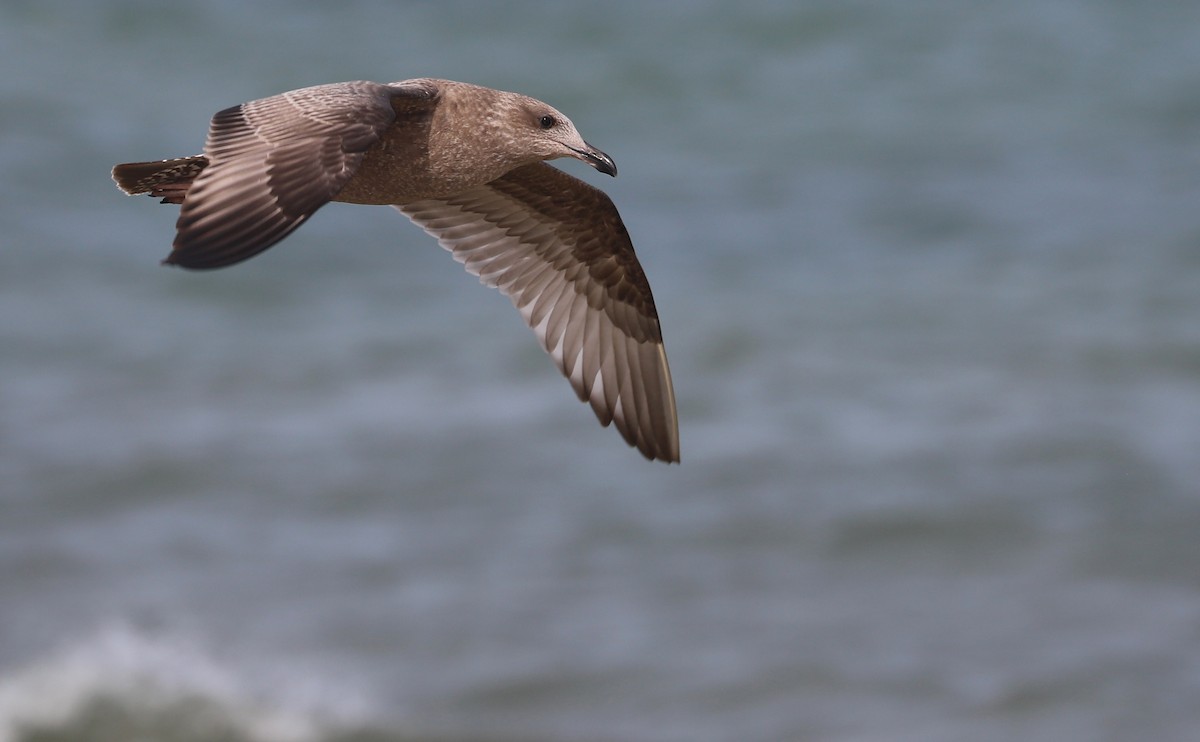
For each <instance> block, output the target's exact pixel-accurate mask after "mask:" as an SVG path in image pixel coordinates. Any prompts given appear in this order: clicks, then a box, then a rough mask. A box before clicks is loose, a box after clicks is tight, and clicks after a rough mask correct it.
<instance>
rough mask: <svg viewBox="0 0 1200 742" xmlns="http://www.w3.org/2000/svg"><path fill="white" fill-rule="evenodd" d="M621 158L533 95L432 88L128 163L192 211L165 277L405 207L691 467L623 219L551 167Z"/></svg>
mask: <svg viewBox="0 0 1200 742" xmlns="http://www.w3.org/2000/svg"><path fill="white" fill-rule="evenodd" d="M561 157H573V158H575V159H578V160H582V161H583V162H585V163H587V164H588V165H590V166H592V167H593V168H595V169H596V170H597V171H599V172H601V173H604V174H606V175H611V176H615V175H616V174H617V166H616V164H615V163H614V162H613V160H612V158H611V157H609V156H608V155H606V154H605V153H604V152H601V151H600V150H599V149H596V148H595V147H593V146H591V145H590V144H588V143H587V142H585V141H584V139H583V137H582V136H581V135H580V134H579V132H578V130H577V129H576V128H575V125H574V124H573V123H571V120H570V119H568V118H567V117H566V116H564V115H563V114H562V113H560V112H559V111H557V110H556V109H554V108H552V107H551V106H549V105H547V104H546V103H543V102H541V101H539V100H535V99H534V98H530V97H528V96H524V95H520V94H517V93H510V92H505V91H501V90H493V89H491V88H485V87H480V86H478V85H471V84H468V83H462V82H455V81H451V80H438V79H433V78H419V79H413V80H404V81H401V82H393V83H387V84H384V83H376V82H367V81H354V82H341V83H332V84H327V85H316V86H313V87H307V88H301V89H299V90H292V91H288V92H286V93H281V94H279V95H274V96H271V97H269V98H262V99H260V100H254V101H250V102H248V103H243V104H241V105H238V106H233V107H231V108H226V109H225V110H223V111H219V112H218V113H217V114H216V115H214V116H213V118H212V121H211V123H210V125H209V130H208V137H207V139H206V141H205V144H204V153H203V154H199V155H194V156H191V157H180V158H175V159H169V160H158V161H153V162H131V163H125V164H121V165H117V166H116V167H114V168H113V171H112V176H113V180H115V181H116V183H117V185H118V186H119V187H120V188H121V190H123V191H125V192H126V193H128V194H130V195H134V194H147V195H149V196H152V197H154V198H160V199H162V203H169V204H178V205H179V206H180V211H179V219H178V221H177V222H176V225H175V228H176V233H175V241H174V243H173V246H172V250H171V253H170V254H169V255H168V256H167V257H166V258H165V259H164V260H163V263H165V264H169V265H176V266H180V267H182V268H188V269H194V270H206V269H213V268H223V267H225V266H229V265H233V264H234V263H238V262H241V261H243V260H246V259H247V258H250V257H253V256H254V255H257V254H258V253H260V252H262V251H263V250H266V249H267V248H269V247H271V246H272V245H274V244H275V243H277V242H279V241H280V240H282V239H283V238H285V237H287V236H288V235H289V234H291V232H292V230H294V229H296V228H297V227H299V226H300V225H301V224H303V223H304V222H305V221H306V220H307V219H308V218H309V217H310V216H312V215H313V214H314V213H315V212H316V211H317V210H318V209H320V208H321V207H322V206H324V205H325V204H326V203H328V202H330V201H339V202H345V203H353V204H375V205H389V206H393V207H395V208H396V209H399V210H400V212H401V213H403V214H404V215H405V216H407V217H408V218H409V219H410V220H412V221H413V222H414V223H415V224H417V226H419V227H421V228H422V229H424V230H425V231H426V232H427V233H429V234H430V235H432V236H433V237H434V238H436V239H437V241H438V243H439V244H441V246H442V247H444V248H445V249H447V250H449V251H450V253H451V254H452V256H453V257H454V259H455V260H457V261H458V262H460V263H462V264H463V265H464V267H465V268H466V269H467V271H469V272H471V273H473V274H475V275H477V276H478V277H479V279H480V281H481V282H482V283H483V284H485V285H487V286H492V287H494V288H497V289H499V290H500V291H501V292H502V293H503V294H505V295H506V296H507V297H508V298H509V299H510V300H511V301H512V303H513V306H514V307H516V309H517V310H518V311H519V312H520V313H521V316H522V317H523V318H524V320H525V322H526V324H528V325H529V327H530V328H532V329H533V331H534V333H535V334H536V335H537V339H538V341H539V342H540V343H541V346H542V348H543V349H544V350H545V351H546V352H547V353H548V354H549V355H550V357H551V358H552V359H553V360H554V363H555V365H557V366H558V369H559V370H560V371H561V372H562V373H563V375H564V376H566V377H567V379H568V380H569V381H570V383H571V386H572V388H574V390H575V393H576V395H577V396H578V397H579V399H580V400H581V401H584V402H587V403H588V404H589V405H590V406H591V408H592V410H593V412H595V414H596V417H597V418H599V420H600V423H601V424H602V425H604V426H608V425H609V424H615V426H616V428H617V430H618V431H619V432H620V434H621V436H622V437H623V438H624V439H625V441H626V442H627V443H628V444H629V445H630V446H634V447H636V448H637V450H638V451H640V452H641V453H642V455H644V456H645V457H646V458H648V459H651V460H659V461H665V462H678V461H679V422H678V417H677V414H676V409H675V393H674V390H673V387H672V383H671V371H670V368H669V367H668V365H667V356H666V352H665V351H664V348H663V341H662V332H661V328H660V326H659V321H658V311H657V309H656V308H655V306H654V297H653V295H652V294H651V292H650V284H649V282H648V281H647V280H646V275H645V273H644V272H643V271H642V266H641V264H640V263H639V262H638V259H637V256H636V255H635V253H634V249H633V243H632V241H631V240H630V237H629V233H628V231H627V230H626V229H625V225H624V223H623V222H622V221H621V217H620V215H619V214H618V213H617V209H616V207H615V206H614V205H613V202H612V200H611V199H609V197H608V196H607V195H606V194H605V193H604V192H603V191H601V190H599V189H597V188H594V187H592V186H591V185H588V184H587V183H585V182H583V181H582V180H579V179H578V178H575V177H573V176H571V175H568V174H567V173H565V172H563V171H562V170H559V169H557V168H555V167H553V166H551V165H548V164H546V162H545V161H546V160H553V159H557V158H561Z"/></svg>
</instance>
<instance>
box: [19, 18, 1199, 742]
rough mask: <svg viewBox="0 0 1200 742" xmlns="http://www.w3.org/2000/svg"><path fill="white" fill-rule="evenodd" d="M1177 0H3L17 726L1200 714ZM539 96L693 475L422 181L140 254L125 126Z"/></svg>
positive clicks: (142, 226) (1195, 95) (810, 726)
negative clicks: (580, 374) (603, 220)
mask: <svg viewBox="0 0 1200 742" xmlns="http://www.w3.org/2000/svg"><path fill="white" fill-rule="evenodd" d="M1198 27H1200V5H1197V4H1196V3H1192V2H1183V1H1182V0H1180V1H1179V2H1170V1H1164V2H1157V3H1153V4H1146V3H1117V2H1110V3H1099V2H1084V1H1083V0H1079V1H1077V2H1072V1H1071V0H1041V1H1040V2H1034V1H1033V0H1029V1H1023V0H1017V1H1016V2H1008V3H974V2H949V1H937V0H922V1H917V2H909V3H889V2H869V1H866V0H864V1H862V2H842V1H837V2H834V1H833V0H814V2H806V3H794V2H765V1H763V2H759V1H755V0H749V1H747V2H740V3H718V2H704V3H684V2H657V3H643V2H633V1H630V2H624V1H618V2H609V3H604V4H590V3H589V4H583V3H562V2H521V3H513V4H499V3H482V2H480V3H455V2H445V3H429V4H416V3H353V4H350V3H347V4H324V3H321V4H319V3H282V2H278V3H277V2H270V3H234V2H209V3H203V4H202V3H150V2H126V1H118V2H107V3H83V2H79V3H69V2H61V3H40V2H38V3H34V2H11V3H5V4H3V5H0V317H2V318H3V320H2V321H0V565H2V566H0V741H2V742H44V741H45V740H62V741H63V742H66V741H68V740H69V741H71V742H74V741H77V740H105V741H107V740H130V739H158V740H188V741H190V740H211V739H227V740H247V741H250V740H253V741H254V742H276V741H284V740H318V741H321V740H331V741H340V742H366V741H368V740H369V741H371V742H375V741H376V740H424V739H429V740H441V741H443V742H445V741H448V740H488V741H491V740H496V741H511V740H535V741H539V740H546V741H550V740H555V741H557V740H571V741H572V742H575V741H587V742H676V741H678V742H684V741H687V742H696V741H707V740H712V741H713V742H725V741H728V740H739V741H740V742H790V741H793V740H795V741H807V740H818V741H821V742H827V741H830V742H841V741H846V742H849V741H850V740H854V741H856V742H860V741H863V740H879V741H880V742H882V741H884V740H888V741H891V740H914V741H915V740H921V741H923V742H924V741H929V740H933V741H945V742H951V741H957V740H964V739H970V740H984V741H988V740H997V741H999V740H1014V739H1021V740H1046V741H1050V740H1053V741H1054V742H1061V741H1062V740H1113V741H1114V742H1116V741H1119V740H1129V739H1154V740H1190V739H1194V738H1195V737H1194V736H1193V735H1194V734H1195V730H1196V729H1197V728H1200V539H1198V538H1197V532H1198V531H1200V209H1198V207H1197V204H1200V92H1197V91H1200V45H1197V44H1196V41H1195V39H1196V33H1195V30H1196V28H1198ZM423 75H431V76H438V77H449V78H454V79H461V80H467V81H471V82H477V83H481V84H486V85H491V86H494V87H500V88H505V89H512V90H518V91H521V92H524V93H528V94H530V95H534V96H536V97H539V98H541V99H543V100H546V101H548V102H550V103H551V104H552V105H555V106H556V107H558V108H560V109H562V110H563V111H565V112H566V113H567V114H568V115H570V116H571V118H572V119H573V120H574V122H575V123H576V124H577V125H578V127H579V128H580V130H581V131H582V132H583V134H584V135H585V137H587V139H588V140H589V141H591V142H592V143H593V144H595V145H597V146H598V147H600V148H602V149H603V150H605V151H606V152H608V153H609V154H611V155H612V156H613V157H614V158H615V159H616V161H617V163H618V164H619V166H620V170H621V177H620V178H618V179H616V180H609V179H607V178H603V176H600V175H599V174H597V173H594V172H591V171H590V170H589V169H588V168H586V167H584V166H582V165H581V164H579V163H566V164H563V165H562V167H564V169H567V170H569V171H570V172H572V173H573V174H575V175H577V176H579V177H581V178H584V179H586V180H588V181H589V182H592V183H594V184H596V185H599V186H601V187H603V188H604V189H605V190H606V191H607V192H608V193H609V194H610V195H611V196H612V197H613V199H614V201H615V202H616V203H617V205H618V207H619V208H620V209H621V212H622V214H623V215H624V217H625V221H626V223H627V225H628V227H629V229H630V231H631V233H632V234H633V236H634V241H635V244H636V245H637V247H638V251H639V256H640V257H641V260H642V263H643V265H644V267H645V269H646V272H647V274H648V276H649V278H650V281H651V283H652V285H653V287H654V290H655V298H656V300H657V304H658V307H659V310H660V314H661V318H662V323H663V328H664V335H665V337H666V344H667V349H668V352H669V354H670V358H671V365H672V369H673V371H674V373H675V388H676V392H677V394H678V401H679V412H680V419H681V430H682V441H683V464H682V465H681V466H677V467H676V466H672V467H668V466H663V465H661V464H651V463H648V462H645V461H643V460H641V458H640V457H639V456H638V455H637V454H636V452H634V451H632V450H631V449H628V448H627V447H626V446H625V445H624V444H623V443H622V442H621V440H620V439H619V437H618V436H617V435H616V434H615V432H614V431H612V430H604V429H602V428H600V427H599V426H598V425H596V424H595V421H594V419H593V418H592V416H591V413H590V411H589V410H588V409H587V408H586V407H585V406H583V405H580V404H578V403H577V402H576V401H575V400H574V395H573V394H572V393H571V391H570V389H569V387H568V385H567V384H566V383H565V382H563V380H562V379H561V378H559V377H558V375H557V373H556V372H555V370H554V368H553V366H552V364H550V363H549V362H548V361H547V360H546V359H545V358H544V357H543V355H542V353H541V351H540V350H539V349H538V347H537V345H536V343H535V342H534V339H533V337H532V336H531V335H530V333H529V331H528V330H527V329H526V328H525V327H524V326H523V324H522V322H521V320H520V317H519V316H518V315H517V313H516V312H513V311H512V309H511V306H510V304H509V302H508V301H507V300H506V299H504V298H503V297H501V296H499V295H498V294H496V293H495V292H492V291H489V290H486V289H484V288H482V287H480V286H479V285H478V283H477V281H476V280H475V279H474V278H472V277H470V276H468V275H466V274H464V272H463V271H462V269H461V267H460V266H458V265H457V264H456V263H454V262H453V261H452V260H451V259H450V258H449V256H448V255H447V254H446V253H444V252H443V251H442V250H440V249H439V248H438V247H437V246H436V244H435V243H434V242H433V240H431V239H430V238H428V237H426V236H425V235H424V234H423V233H422V232H420V230H418V229H416V228H415V227H413V226H412V225H411V224H409V223H407V221H406V220H404V219H403V218H401V217H400V216H399V215H397V214H396V213H395V212H394V211H393V210H391V209H385V208H365V207H357V206H348V205H342V204H334V205H331V206H329V207H327V208H326V209H324V210H322V212H321V213H320V214H318V215H317V216H316V217H315V218H314V219H313V220H312V221H310V222H309V223H308V224H306V225H305V226H304V227H303V228H302V229H301V230H299V231H298V232H296V233H295V234H294V235H293V236H291V237H290V238H288V240H287V241H286V242H285V243H284V244H282V245H280V246H279V247H277V248H275V249H273V250H271V251H269V252H267V253H265V254H263V255H262V256H260V257H257V258H255V259H254V260H252V261H250V262H248V263H245V264H243V265H239V266H236V267H234V268H231V269H229V270H223V271H216V272H212V273H189V272H186V271H180V270H171V269H166V268H162V267H160V266H159V265H158V261H159V259H161V258H162V257H163V256H164V255H165V254H166V252H167V250H168V249H169V246H170V242H171V238H172V228H173V223H174V218H175V212H174V209H173V207H167V206H158V205H156V204H154V203H153V202H152V201H151V200H150V199H144V198H138V199H132V198H125V197H123V196H122V195H121V194H120V193H119V192H118V191H117V190H116V189H115V188H114V187H113V185H112V183H111V182H110V180H109V177H108V169H109V168H110V167H111V166H112V165H113V164H114V163H117V162H124V161H130V160H145V159H155V158H165V157H173V156H180V155H187V154H193V153H195V152H198V151H199V150H200V148H201V147H202V143H203V137H204V133H205V130H206V125H207V120H208V118H209V116H211V115H212V113H213V112H215V111H217V110H219V109H221V108H224V107H226V106H229V105H232V104H235V103H238V102H241V101H244V100H249V99H252V98H256V97H262V96H266V95H270V94H273V93H276V92H280V91H282V90H287V89H290V88H295V87H301V86H304V85H309V84H315V83H319V82H331V81H337V80H348V79H373V80H378V81H390V80H397V79H404V78H408V77H416V76H423Z"/></svg>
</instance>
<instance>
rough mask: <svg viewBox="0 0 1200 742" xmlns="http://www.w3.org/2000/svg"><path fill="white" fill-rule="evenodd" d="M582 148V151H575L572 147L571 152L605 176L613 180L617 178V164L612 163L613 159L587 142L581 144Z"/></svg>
mask: <svg viewBox="0 0 1200 742" xmlns="http://www.w3.org/2000/svg"><path fill="white" fill-rule="evenodd" d="M583 147H584V148H583V149H575V148H574V147H571V151H572V152H574V153H575V154H576V155H577V156H578V157H579V159H581V160H583V161H584V162H586V163H587V164H589V165H591V166H592V167H594V168H596V169H597V170H599V171H600V172H602V173H604V174H605V175H611V176H613V177H614V178H615V177H617V163H615V162H613V158H611V157H609V156H608V155H606V154H604V153H603V152H601V151H600V150H598V149H596V148H595V147H593V146H592V145H590V144H588V143H587V142H584V143H583Z"/></svg>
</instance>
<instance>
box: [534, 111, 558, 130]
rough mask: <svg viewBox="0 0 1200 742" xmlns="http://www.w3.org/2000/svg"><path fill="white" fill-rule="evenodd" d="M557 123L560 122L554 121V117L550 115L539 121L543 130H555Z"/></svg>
mask: <svg viewBox="0 0 1200 742" xmlns="http://www.w3.org/2000/svg"><path fill="white" fill-rule="evenodd" d="M557 123H558V122H557V121H555V120H554V117H553V116H551V115H549V114H547V115H545V116H542V117H541V118H540V119H538V125H539V126H541V127H542V128H543V129H553V128H554V125H555V124H557Z"/></svg>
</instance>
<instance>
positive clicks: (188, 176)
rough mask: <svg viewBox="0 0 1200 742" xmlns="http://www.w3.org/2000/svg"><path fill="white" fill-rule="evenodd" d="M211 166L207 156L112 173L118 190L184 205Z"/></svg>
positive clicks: (130, 165)
mask: <svg viewBox="0 0 1200 742" xmlns="http://www.w3.org/2000/svg"><path fill="white" fill-rule="evenodd" d="M207 166H208V158H207V157H205V156H204V155H194V156H192V157H179V158H176V159H174V160H156V161H155V162H126V163H125V164H123V165H117V166H116V167H114V168H113V170H112V178H113V180H115V181H116V182H117V187H118V188H120V189H121V190H122V191H125V192H126V193H128V194H129V195H130V196H133V195H136V194H139V193H145V194H148V195H150V196H153V197H154V198H161V199H162V203H164V204H181V203H183V197H184V196H186V195H187V191H188V188H190V187H191V185H192V181H193V180H195V179H196V176H197V175H199V174H200V171H201V170H203V169H204V168H205V167H207Z"/></svg>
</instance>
